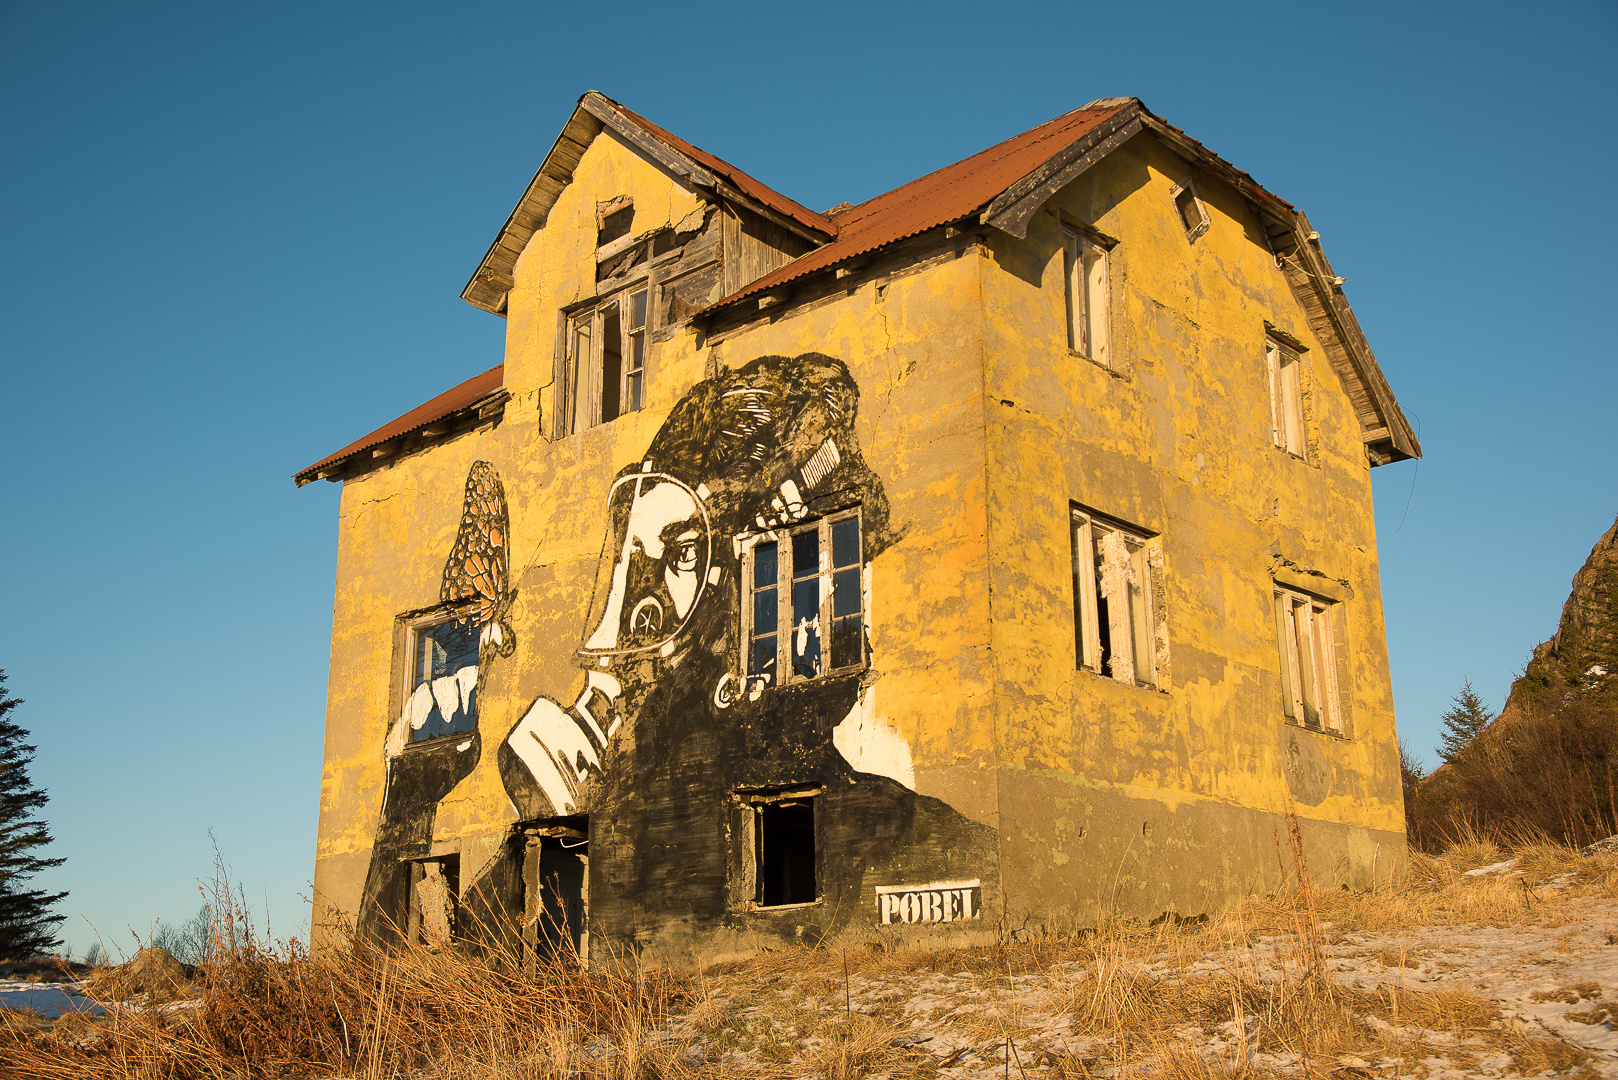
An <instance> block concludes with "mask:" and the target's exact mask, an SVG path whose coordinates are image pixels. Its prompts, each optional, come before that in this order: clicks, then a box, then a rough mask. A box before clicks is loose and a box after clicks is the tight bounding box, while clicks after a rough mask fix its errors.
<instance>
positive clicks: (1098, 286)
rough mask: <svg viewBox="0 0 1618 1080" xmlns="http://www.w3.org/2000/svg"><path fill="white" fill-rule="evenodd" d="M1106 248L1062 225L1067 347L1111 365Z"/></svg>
mask: <svg viewBox="0 0 1618 1080" xmlns="http://www.w3.org/2000/svg"><path fill="white" fill-rule="evenodd" d="M1107 254H1108V252H1107V248H1106V247H1105V246H1104V245H1103V244H1101V243H1100V242H1098V241H1097V240H1096V239H1095V237H1093V236H1088V235H1086V234H1085V233H1084V232H1083V231H1082V230H1079V229H1076V228H1074V227H1073V226H1071V225H1064V226H1062V278H1063V294H1064V299H1065V301H1066V304H1067V312H1066V313H1067V347H1068V349H1069V350H1071V351H1072V352H1074V353H1077V354H1078V355H1080V356H1083V357H1085V358H1086V359H1089V360H1093V361H1095V362H1096V363H1098V364H1100V365H1101V366H1102V367H1104V368H1107V369H1109V370H1111V369H1112V367H1113V363H1112V302H1111V290H1110V282H1109V280H1108V259H1107Z"/></svg>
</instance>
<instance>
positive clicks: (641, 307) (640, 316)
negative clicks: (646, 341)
mask: <svg viewBox="0 0 1618 1080" xmlns="http://www.w3.org/2000/svg"><path fill="white" fill-rule="evenodd" d="M645 325H646V290H645V289H642V290H640V291H639V292H634V293H630V294H629V328H630V329H631V330H639V329H640V328H641V327H643V326H645Z"/></svg>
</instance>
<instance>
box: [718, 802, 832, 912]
mask: <svg viewBox="0 0 1618 1080" xmlns="http://www.w3.org/2000/svg"><path fill="white" fill-rule="evenodd" d="M817 794H818V792H817V791H815V790H796V791H773V792H743V793H739V794H738V795H737V796H736V798H737V801H739V802H740V803H741V804H742V814H743V820H742V830H741V839H742V845H743V851H742V852H741V855H742V858H741V876H742V881H741V890H740V891H741V896H742V898H743V899H744V900H745V901H746V906H749V907H755V908H769V907H786V906H787V905H790V904H812V903H814V902H815V900H817V899H818V898H819V890H818V886H817V884H816V882H817V872H816V867H815V860H816V847H815V806H816V803H817V801H818V800H817V799H816V798H815V796H816V795H817Z"/></svg>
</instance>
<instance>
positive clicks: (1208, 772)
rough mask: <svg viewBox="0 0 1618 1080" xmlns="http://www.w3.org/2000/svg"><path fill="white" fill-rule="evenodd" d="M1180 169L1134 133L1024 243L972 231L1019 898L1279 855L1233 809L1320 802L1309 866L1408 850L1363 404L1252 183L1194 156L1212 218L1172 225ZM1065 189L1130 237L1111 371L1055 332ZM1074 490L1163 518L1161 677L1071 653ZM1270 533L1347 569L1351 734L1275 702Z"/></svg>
mask: <svg viewBox="0 0 1618 1080" xmlns="http://www.w3.org/2000/svg"><path fill="white" fill-rule="evenodd" d="M1190 171H1191V170H1190V168H1189V167H1188V166H1187V165H1186V164H1185V163H1184V162H1183V161H1181V160H1180V159H1179V158H1178V157H1176V156H1174V155H1172V154H1171V153H1169V152H1168V151H1167V150H1166V149H1165V148H1163V147H1162V146H1161V145H1160V144H1159V143H1158V142H1156V141H1155V140H1154V139H1153V138H1151V137H1150V136H1139V137H1137V138H1135V139H1134V140H1132V141H1131V142H1130V143H1129V144H1127V145H1126V146H1125V147H1124V148H1122V149H1120V150H1119V151H1116V152H1114V153H1113V154H1112V155H1111V156H1109V157H1108V158H1107V159H1106V160H1105V161H1103V162H1102V163H1101V164H1100V165H1098V166H1096V167H1095V168H1093V169H1091V170H1090V171H1089V172H1088V173H1087V174H1085V175H1084V176H1083V177H1081V178H1080V179H1079V180H1078V181H1076V182H1075V183H1073V184H1072V185H1070V186H1069V187H1068V188H1067V189H1065V190H1063V191H1062V192H1060V193H1059V194H1058V196H1057V197H1056V198H1055V199H1053V200H1052V201H1051V203H1050V204H1049V205H1048V206H1047V208H1046V209H1045V211H1043V212H1041V213H1040V214H1038V215H1036V217H1035V220H1034V222H1033V224H1032V226H1031V227H1030V230H1029V234H1028V239H1027V241H1026V242H1019V241H1015V240H1013V239H1011V238H1009V237H1003V236H999V235H995V236H993V237H992V239H991V242H990V250H991V252H992V253H993V258H994V261H995V262H996V263H997V264H998V266H999V267H1000V268H1001V269H1002V271H1003V272H1000V273H994V274H987V275H985V286H984V289H985V296H986V299H985V305H984V306H985V309H986V312H987V317H986V326H987V329H986V335H985V336H986V339H987V341H988V345H987V349H986V353H987V357H986V375H985V383H986V386H987V390H986V393H985V396H986V398H987V399H988V400H989V401H991V402H993V403H994V404H993V405H992V406H991V407H990V410H989V414H988V415H989V435H988V447H989V487H990V492H991V497H990V504H989V518H990V538H991V539H990V549H991V552H992V560H991V561H992V566H993V573H992V577H993V588H992V594H993V596H994V612H993V648H994V654H995V658H996V675H997V682H996V685H997V690H998V701H997V704H998V713H997V727H998V731H999V745H1000V747H1001V754H1002V763H1003V766H1004V768H1005V769H1006V770H1007V772H1008V774H1009V775H1008V777H1005V778H1003V779H1002V783H1001V788H1002V790H1003V791H1007V792H1015V793H1017V795H1018V796H1019V798H1016V799H1007V800H1003V804H1002V812H1003V814H1004V815H1005V819H1004V820H1003V830H1004V831H1003V836H1002V843H1003V844H1004V845H1005V851H1004V854H1003V857H1004V859H1005V861H1006V863H1007V865H1010V864H1012V863H1016V864H1017V865H1019V866H1023V867H1024V868H1025V869H1026V870H1027V873H1026V874H1025V875H1023V876H1022V877H1020V878H1019V880H1020V881H1021V882H1022V883H1023V884H1024V888H1023V890H1022V894H1021V896H1020V897H1011V898H1009V899H1008V904H1010V906H1011V907H1012V908H1014V909H1015V908H1017V907H1019V905H1020V906H1021V907H1022V908H1023V909H1024V910H1026V911H1029V912H1046V911H1050V910H1051V909H1059V908H1062V907H1064V906H1066V905H1065V904H1064V903H1062V902H1054V903H1053V902H1052V900H1051V899H1050V897H1053V896H1056V897H1067V896H1073V895H1074V894H1078V895H1079V896H1080V897H1082V902H1081V903H1079V904H1077V905H1075V906H1076V907H1078V908H1079V909H1083V908H1085V907H1088V906H1089V905H1091V904H1093V903H1096V902H1101V903H1108V902H1119V903H1124V904H1127V905H1129V906H1133V907H1136V908H1137V909H1140V910H1143V911H1144V910H1150V909H1152V908H1154V907H1155V908H1156V909H1157V910H1162V909H1163V908H1164V907H1168V906H1177V907H1178V909H1179V910H1180V911H1182V912H1194V911H1201V910H1206V909H1207V907H1208V906H1210V904H1213V903H1217V902H1219V901H1220V900H1222V899H1223V898H1224V897H1226V896H1227V895H1229V894H1230V893H1231V892H1232V891H1235V890H1239V889H1240V888H1242V887H1243V886H1244V885H1252V884H1254V883H1256V882H1262V881H1263V880H1264V877H1265V875H1266V874H1267V873H1268V872H1269V869H1270V867H1273V866H1274V865H1275V859H1274V858H1273V851H1270V850H1268V849H1272V848H1273V836H1272V835H1271V830H1270V823H1269V821H1267V820H1260V819H1257V818H1254V817H1252V816H1251V815H1249V814H1246V813H1235V814H1233V813H1232V812H1231V811H1232V809H1233V808H1253V809H1258V810H1269V811H1278V812H1285V811H1286V810H1287V809H1288V807H1289V806H1295V807H1296V810H1297V813H1298V815H1299V816H1300V818H1301V819H1303V820H1304V821H1305V822H1306V823H1311V822H1320V823H1330V824H1331V825H1332V826H1334V827H1331V828H1325V829H1324V830H1321V829H1311V830H1310V831H1309V835H1310V836H1311V838H1312V839H1315V838H1317V837H1318V847H1319V848H1320V857H1319V859H1318V860H1317V862H1318V863H1320V864H1321V865H1317V866H1316V867H1315V869H1316V872H1317V873H1322V872H1324V873H1326V874H1327V875H1328V876H1335V877H1336V878H1338V879H1340V880H1346V881H1352V882H1354V883H1357V884H1359V883H1364V882H1365V881H1366V880H1368V878H1369V876H1370V875H1371V874H1372V873H1373V872H1374V873H1376V874H1377V875H1378V876H1385V875H1386V874H1388V873H1390V872H1394V871H1395V870H1396V869H1397V868H1398V867H1399V866H1400V865H1402V860H1403V835H1402V833H1403V810H1402V804H1401V803H1400V794H1399V793H1400V787H1399V781H1398V758H1397V748H1396V741H1395V734H1394V726H1393V703H1392V696H1391V689H1390V685H1389V678H1388V664H1387V654H1386V646H1385V638H1384V631H1383V625H1382V610H1381V586H1380V582H1379V580H1378V576H1377V562H1376V539H1375V529H1374V522H1373V519H1372V509H1371V487H1370V477H1369V467H1368V463H1367V459H1366V456H1365V453H1364V450H1363V448H1362V445H1361V442H1360V440H1359V437H1358V424H1357V422H1356V419H1355V417H1354V414H1353V412H1352V410H1351V408H1350V405H1349V401H1348V398H1347V395H1346V394H1345V392H1344V391H1343V388H1342V387H1341V386H1340V385H1339V383H1338V379H1337V376H1336V374H1335V373H1334V371H1333V370H1332V368H1331V366H1330V364H1329V363H1328V362H1327V361H1326V359H1325V350H1324V349H1323V348H1322V347H1321V345H1320V343H1319V342H1318V341H1316V340H1314V338H1313V336H1312V334H1311V333H1310V329H1309V326H1308V324H1307V322H1306V321H1305V319H1304V318H1303V316H1302V313H1301V311H1300V309H1299V307H1298V305H1297V302H1296V301H1295V300H1294V298H1293V295H1292V293H1291V291H1290V289H1289V288H1288V286H1287V283H1286V281H1285V279H1284V277H1283V276H1282V272H1281V271H1280V269H1278V268H1277V267H1276V265H1275V260H1274V258H1273V256H1272V255H1271V254H1270V253H1269V251H1268V250H1267V248H1266V247H1265V246H1264V243H1263V240H1262V233H1261V231H1260V227H1259V224H1258V222H1257V221H1256V220H1255V219H1254V216H1253V214H1252V213H1251V212H1250V210H1249V208H1248V206H1247V205H1246V203H1245V202H1244V201H1243V200H1242V199H1241V198H1240V197H1239V196H1237V195H1236V194H1235V193H1234V192H1232V191H1231V190H1230V189H1228V188H1226V187H1224V186H1223V185H1222V184H1220V183H1218V182H1217V181H1216V180H1214V179H1212V178H1211V177H1207V176H1205V175H1204V176H1198V178H1197V184H1198V189H1199V193H1200V194H1201V196H1202V198H1203V200H1204V202H1205V204H1206V205H1207V208H1208V211H1209V214H1210V217H1211V222H1210V227H1209V229H1208V231H1207V232H1206V233H1205V234H1203V235H1202V236H1200V237H1199V238H1197V239H1196V240H1195V242H1192V241H1190V240H1189V239H1188V238H1187V235H1186V231H1185V229H1184V228H1183V226H1182V225H1181V223H1180V221H1179V219H1178V217H1177V215H1176V212H1175V208H1174V203H1173V199H1172V195H1171V192H1172V190H1173V188H1174V186H1175V185H1176V183H1178V182H1179V181H1180V180H1182V179H1183V178H1184V177H1185V176H1186V175H1187V174H1188V173H1189V172H1190ZM1064 214H1065V215H1068V216H1069V217H1070V219H1073V220H1077V221H1079V222H1083V223H1088V224H1090V225H1093V226H1094V227H1095V228H1097V229H1099V230H1100V231H1101V232H1103V233H1105V234H1108V235H1110V236H1112V237H1116V238H1119V239H1120V241H1121V242H1120V243H1119V244H1118V246H1117V247H1116V248H1114V249H1113V250H1112V252H1111V254H1110V257H1109V259H1110V267H1109V269H1110V284H1111V290H1112V299H1113V311H1114V320H1113V324H1112V326H1113V350H1114V357H1113V368H1114V369H1115V370H1112V371H1109V370H1107V369H1104V368H1102V367H1101V366H1100V365H1098V364H1095V363H1092V362H1090V361H1089V360H1087V359H1084V358H1083V357H1079V356H1077V355H1075V354H1072V353H1070V352H1069V350H1068V349H1067V346H1066V337H1065V331H1064V318H1065V315H1064V310H1065V309H1064V303H1065V301H1064V294H1063V282H1062V274H1063V253H1062V218H1061V215H1064ZM1266 320H1268V321H1269V322H1270V323H1272V324H1274V325H1275V326H1276V327H1278V328H1279V329H1280V330H1282V331H1284V332H1288V333H1290V334H1291V335H1293V336H1294V337H1296V338H1298V339H1301V340H1302V341H1303V342H1304V343H1305V344H1308V345H1309V346H1310V349H1309V351H1308V352H1307V353H1306V354H1305V364H1306V376H1305V379H1306V382H1305V412H1306V416H1307V423H1308V425H1309V435H1310V449H1311V453H1310V455H1309V460H1307V461H1304V460H1300V459H1298V458H1296V457H1294V456H1292V455H1290V454H1288V453H1287V452H1285V451H1284V450H1282V449H1280V448H1278V447H1276V446H1274V445H1273V442H1272V438H1271V432H1270V404H1269V381H1268V373H1267V368H1266V360H1265V334H1266V329H1265V322H1266ZM1070 501H1071V502H1076V503H1080V504H1082V505H1085V506H1088V507H1090V508H1091V509H1094V510H1098V511H1100V512H1102V513H1105V514H1109V515H1112V516H1114V517H1117V518H1120V519H1122V520H1124V521H1127V522H1130V523H1132V524H1135V525H1138V526H1141V527H1143V528H1145V529H1148V530H1150V531H1153V532H1156V533H1160V534H1161V537H1162V546H1163V552H1164V573H1163V584H1164V595H1162V596H1161V597H1160V598H1159V599H1160V601H1161V603H1162V604H1163V606H1164V607H1165V608H1166V617H1167V625H1168V638H1169V664H1168V680H1167V685H1165V686H1164V687H1162V688H1160V689H1158V690H1153V689H1146V688H1139V687H1126V686H1122V685H1120V684H1118V683H1116V682H1113V681H1112V680H1110V679H1107V678H1103V677H1101V676H1098V675H1095V674H1092V673H1089V672H1085V671H1080V670H1076V664H1075V657H1074V651H1075V648H1074V633H1073V614H1072V612H1073V586H1072V577H1071V562H1070V559H1071V555H1070V540H1069V532H1068V530H1069V525H1068V507H1069V503H1070ZM1276 553H1279V554H1280V555H1281V556H1283V557H1284V558H1286V559H1288V560H1291V561H1292V562H1294V563H1297V564H1300V565H1302V566H1308V567H1311V568H1313V569H1315V570H1318V571H1320V572H1323V573H1324V574H1325V575H1326V576H1328V577H1330V578H1335V579H1345V580H1347V581H1348V582H1349V583H1350V585H1351V587H1352V590H1353V593H1354V597H1353V599H1352V600H1349V601H1347V602H1345V603H1344V604H1343V605H1342V618H1341V620H1340V622H1339V628H1340V633H1341V632H1344V631H1346V639H1345V640H1340V641H1339V649H1340V650H1342V651H1346V653H1347V667H1348V670H1349V672H1350V679H1349V681H1348V682H1347V684H1346V685H1344V686H1343V688H1342V690H1343V696H1344V701H1345V710H1344V711H1345V717H1344V719H1345V728H1346V732H1347V736H1348V737H1346V738H1336V737H1334V736H1332V735H1329V734H1323V733H1319V732H1314V731H1307V730H1304V729H1301V728H1299V727H1296V726H1291V725H1287V724H1286V723H1285V722H1284V717H1283V716H1282V713H1281V683H1280V665H1279V653H1278V647H1277V643H1276V640H1275V621H1274V608H1273V599H1272V577H1271V573H1270V569H1271V566H1272V565H1273V563H1274V562H1275V555H1276ZM1010 776H1015V777H1016V780H1015V781H1013V780H1011V779H1010ZM1339 826H1346V827H1348V830H1349V831H1348V832H1344V831H1343V829H1342V828H1338V827H1339ZM1255 829H1256V833H1255V831H1254V830H1255ZM1379 844H1380V845H1381V848H1380V851H1379V849H1378V845H1379ZM1266 854H1269V855H1270V858H1269V859H1268V860H1267V861H1265V860H1264V859H1263V857H1264V856H1265V855H1266ZM1255 860H1258V863H1257V865H1255ZM1192 864H1197V865H1199V867H1200V870H1199V872H1197V873H1195V874H1188V873H1187V872H1186V867H1187V866H1190V865H1192ZM1098 898H1099V899H1098Z"/></svg>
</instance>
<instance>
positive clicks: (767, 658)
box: [747, 634, 775, 682]
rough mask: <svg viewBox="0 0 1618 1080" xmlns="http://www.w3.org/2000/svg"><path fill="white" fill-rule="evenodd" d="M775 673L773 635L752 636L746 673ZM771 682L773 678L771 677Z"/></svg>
mask: <svg viewBox="0 0 1618 1080" xmlns="http://www.w3.org/2000/svg"><path fill="white" fill-rule="evenodd" d="M774 673H775V635H774V634H771V635H769V636H768V637H761V638H754V639H753V650H752V655H751V656H749V657H748V661H747V674H749V675H773V674H774ZM770 681H771V682H773V681H774V680H773V679H771V680H770Z"/></svg>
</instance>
